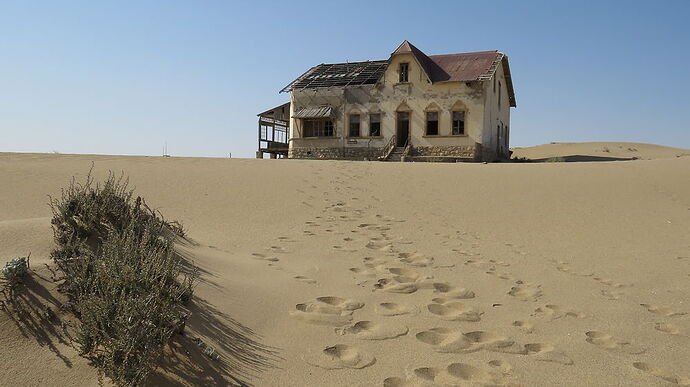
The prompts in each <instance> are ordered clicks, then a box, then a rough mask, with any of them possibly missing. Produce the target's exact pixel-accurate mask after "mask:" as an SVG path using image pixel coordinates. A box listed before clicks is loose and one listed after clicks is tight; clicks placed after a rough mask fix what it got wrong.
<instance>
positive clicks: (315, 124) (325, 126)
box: [302, 119, 333, 137]
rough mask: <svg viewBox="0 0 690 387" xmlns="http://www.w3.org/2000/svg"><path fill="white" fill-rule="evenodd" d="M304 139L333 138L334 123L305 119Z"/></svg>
mask: <svg viewBox="0 0 690 387" xmlns="http://www.w3.org/2000/svg"><path fill="white" fill-rule="evenodd" d="M302 122H303V124H304V137H333V121H331V120H315V119H304V120H302Z"/></svg>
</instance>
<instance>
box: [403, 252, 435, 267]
mask: <svg viewBox="0 0 690 387" xmlns="http://www.w3.org/2000/svg"><path fill="white" fill-rule="evenodd" d="M398 258H400V262H402V263H406V264H408V265H410V266H417V267H426V266H430V265H431V264H433V263H434V259H433V258H432V257H427V256H425V255H423V254H419V253H399V254H398Z"/></svg>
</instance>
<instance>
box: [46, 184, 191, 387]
mask: <svg viewBox="0 0 690 387" xmlns="http://www.w3.org/2000/svg"><path fill="white" fill-rule="evenodd" d="M132 198H133V194H132V191H131V190H129V189H128V188H127V180H126V179H124V178H122V177H120V178H115V176H114V175H112V174H110V176H109V177H108V179H107V180H106V181H105V182H104V183H103V184H102V185H101V184H94V182H93V179H92V178H91V174H90V173H89V175H88V176H87V178H86V181H85V182H84V183H77V182H76V181H74V180H73V181H72V183H71V184H70V186H69V187H68V188H67V189H65V190H63V192H62V197H61V198H60V199H57V200H52V199H51V208H52V209H53V220H52V223H53V230H54V234H55V240H56V242H57V245H58V246H57V248H56V249H55V250H54V251H53V253H52V258H53V259H54V261H55V263H56V264H57V266H58V268H59V269H60V270H61V271H62V272H63V273H64V282H63V284H62V286H61V289H62V290H63V291H64V292H66V293H67V294H68V296H69V297H70V298H71V301H72V303H73V305H74V312H75V314H76V315H77V317H78V318H79V320H80V325H79V328H78V332H77V335H76V336H77V338H76V341H77V342H78V344H79V345H80V350H81V353H82V355H84V356H87V357H89V358H91V359H92V360H94V362H95V364H96V365H97V366H98V367H99V370H100V371H101V372H103V373H105V374H106V375H107V376H109V377H110V378H112V379H113V380H114V381H115V382H116V383H117V384H119V385H138V384H141V382H142V381H143V380H144V379H145V378H146V376H147V375H148V373H149V372H150V371H151V369H152V368H153V366H154V362H155V360H156V359H157V358H158V356H159V355H160V353H161V350H162V346H163V345H164V344H165V343H166V342H167V341H168V339H169V338H170V336H171V335H172V334H173V333H174V332H175V331H176V330H178V328H179V327H180V326H182V325H183V324H184V321H185V319H186V313H185V311H184V309H183V307H182V305H183V303H184V302H186V301H188V300H189V299H190V298H191V295H192V285H193V280H194V277H195V273H192V274H191V275H188V276H187V275H184V274H183V272H182V262H181V259H180V257H179V256H178V255H177V254H175V251H174V243H173V235H174V231H177V230H171V228H170V226H169V223H167V222H165V221H164V220H163V219H162V217H160V216H159V215H157V214H156V213H155V212H154V211H152V210H151V209H150V208H149V207H148V206H146V204H145V203H144V201H143V200H142V199H141V198H137V199H135V200H133V199H132Z"/></svg>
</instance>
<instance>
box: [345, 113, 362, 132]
mask: <svg viewBox="0 0 690 387" xmlns="http://www.w3.org/2000/svg"><path fill="white" fill-rule="evenodd" d="M353 117H357V120H356V121H357V122H353V119H352V118H353ZM347 123H348V125H347V137H348V138H360V137H362V117H361V114H359V113H352V114H349V115H348V116H347ZM353 124H357V135H356V136H353V135H352V128H353V127H352V125H353Z"/></svg>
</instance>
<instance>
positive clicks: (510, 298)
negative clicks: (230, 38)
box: [0, 144, 690, 386]
mask: <svg viewBox="0 0 690 387" xmlns="http://www.w3.org/2000/svg"><path fill="white" fill-rule="evenodd" d="M621 146H623V147H626V146H627V144H622V145H621ZM544 147H549V146H548V145H547V146H544ZM581 147H584V148H587V146H585V145H581ZM594 147H598V145H596V146H594ZM537 148H538V147H537ZM609 148H611V147H610V146H609ZM641 148H643V146H642V145H640V144H637V149H638V151H640V152H642V151H641ZM645 149H646V148H645ZM650 149H651V148H650ZM586 150H588V151H589V152H591V153H595V152H596V148H595V149H591V147H590V148H587V149H580V150H578V151H577V152H578V153H577V154H583V151H586ZM524 151H525V152H529V151H530V150H529V149H525V150H524ZM610 151H611V153H613V150H612V149H611V150H610ZM534 152H535V154H537V153H539V154H542V155H544V154H546V153H542V152H541V151H538V150H535V151H534ZM650 153H651V152H650ZM565 155H568V154H565ZM540 157H544V156H540ZM548 157H551V156H548ZM643 158H645V157H643ZM91 161H94V162H95V171H96V174H97V175H99V176H101V177H102V176H104V174H105V173H106V171H107V170H114V171H121V170H123V171H125V172H126V173H127V174H128V175H129V176H130V177H131V183H132V184H133V185H135V186H136V189H137V193H138V194H141V195H143V196H144V197H146V198H147V200H148V202H149V203H151V204H154V205H155V206H157V207H159V208H160V209H161V211H163V213H164V214H165V215H166V216H168V217H169V218H173V219H180V220H182V221H183V222H184V223H185V225H186V226H187V228H188V229H189V233H190V236H191V238H192V240H193V242H190V243H187V244H185V245H183V246H181V249H182V250H183V251H184V252H185V254H186V255H188V256H189V257H190V258H192V259H194V260H195V262H196V263H197V264H198V265H199V266H200V268H201V269H202V278H201V281H200V283H199V285H198V287H197V289H196V294H197V296H198V299H197V301H196V303H195V304H196V306H195V309H194V310H193V312H194V314H193V317H192V319H191V321H190V324H189V329H188V335H189V336H190V337H200V338H202V339H203V340H204V341H206V342H207V343H208V344H209V345H212V346H213V347H214V348H216V349H217V350H219V352H221V353H222V355H223V360H222V361H221V362H217V363H216V362H212V361H209V360H207V359H205V358H203V356H199V353H198V350H197V349H196V348H195V347H194V346H191V345H190V344H189V342H188V340H189V338H188V337H186V338H178V339H177V340H176V343H175V345H174V346H173V350H172V351H171V352H170V353H169V357H168V360H167V361H166V363H165V364H164V367H163V368H162V369H161V370H160V372H159V373H158V374H157V375H156V376H155V378H154V382H155V383H158V384H163V383H168V384H188V385H201V384H210V385H213V384H223V383H226V382H231V381H232V380H240V381H246V382H248V383H251V384H254V385H271V386H288V385H289V386H301V385H314V386H325V385H329V386H330V385H343V386H350V385H384V380H385V381H386V385H389V386H402V385H422V384H424V383H427V384H430V383H432V380H433V382H435V383H437V384H444V383H445V384H462V383H465V382H468V381H469V382H471V381H475V382H479V383H485V384H510V383H513V384H518V385H520V384H522V385H557V384H567V385H672V384H673V383H675V384H684V383H690V380H688V378H689V377H690V369H688V368H687V359H688V358H690V315H689V314H688V313H689V312H690V305H689V304H688V302H689V301H688V300H689V299H690V298H689V295H690V231H689V230H690V157H675V156H672V157H670V158H662V159H654V160H635V161H629V162H600V163H543V164H542V163H536V164H532V163H528V164H506V163H502V164H486V165H484V164H422V163H406V164H399V163H376V162H334V161H297V160H240V159H237V160H223V159H200V158H155V157H115V156H86V155H83V156H82V155H80V156H76V155H75V156H72V155H35V154H34V155H30V154H21V155H20V154H0V261H5V260H7V259H9V258H11V257H13V256H16V255H19V254H25V252H26V251H27V250H31V251H32V257H33V259H32V262H33V266H34V267H35V268H39V267H40V265H41V264H42V263H44V262H46V263H47V262H48V261H47V259H46V257H47V254H48V252H49V250H50V248H51V232H50V225H49V216H50V212H49V209H48V207H47V206H46V202H47V197H46V195H47V194H52V195H55V194H57V193H59V189H60V187H61V186H63V185H65V184H66V183H67V182H68V181H69V179H70V176H71V175H72V174H75V173H76V174H77V175H78V176H83V175H84V174H85V173H86V172H87V171H88V169H89V166H90V163H91ZM37 270H38V274H40V275H42V276H43V277H45V278H46V280H45V281H42V280H40V279H39V280H37V281H38V282H37V283H36V284H32V287H31V289H32V290H31V291H32V294H37V296H35V297H34V298H37V299H38V301H40V302H38V303H42V304H47V303H50V302H53V301H51V300H50V299H49V298H50V297H51V296H52V295H55V294H56V293H55V292H50V290H51V286H53V285H51V283H52V281H50V273H49V272H48V271H47V269H45V268H43V269H37ZM45 288H48V289H47V290H43V289H45ZM20 326H21V323H15V322H13V321H12V320H10V319H9V317H8V316H7V315H6V314H5V313H3V314H0V328H1V331H0V332H2V333H1V334H0V348H2V350H1V352H0V359H1V360H3V364H6V365H9V367H7V366H6V367H4V368H0V380H3V381H4V382H7V383H10V384H23V385H51V384H52V385H73V384H84V385H93V384H95V383H96V374H95V372H94V371H93V369H91V368H90V367H89V366H88V365H87V364H86V362H85V360H83V359H81V358H79V357H78V356H77V355H76V353H75V351H74V350H73V349H71V348H70V347H68V346H67V345H63V344H60V343H59V342H58V340H57V339H56V337H55V335H54V334H53V333H51V332H47V333H46V332H44V331H45V329H43V330H42V329H41V327H45V325H41V324H37V325H36V327H37V328H36V329H33V330H31V331H27V332H25V336H22V335H21V333H20V332H19V327H20ZM37 332H38V333H40V334H36V333H37ZM185 340H187V341H185ZM267 346H270V347H272V348H275V353H272V352H270V351H271V349H270V348H268V347H267ZM8 348H9V350H8ZM58 355H59V356H58ZM61 357H62V359H63V360H61ZM11 359H18V360H21V361H20V362H18V363H14V362H10V360H11ZM76 381H78V383H75V382H76ZM405 383H409V384H405Z"/></svg>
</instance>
